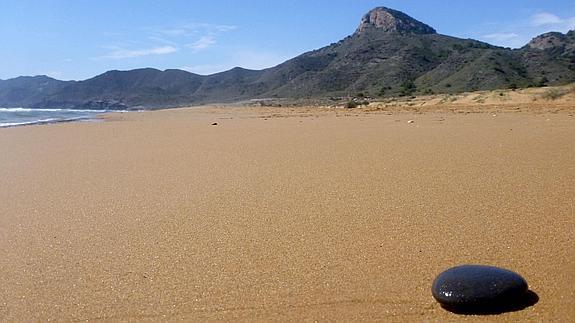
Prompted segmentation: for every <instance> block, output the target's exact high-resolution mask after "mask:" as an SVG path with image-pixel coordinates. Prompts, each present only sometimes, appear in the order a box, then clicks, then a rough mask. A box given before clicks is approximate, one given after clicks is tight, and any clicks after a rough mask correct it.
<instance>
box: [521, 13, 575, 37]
mask: <svg viewBox="0 0 575 323" xmlns="http://www.w3.org/2000/svg"><path fill="white" fill-rule="evenodd" d="M531 24H532V25H533V26H535V27H550V28H554V29H555V30H557V31H561V32H566V31H568V30H572V29H575V17H567V18H561V17H559V16H557V15H554V14H552V13H549V12H541V13H538V14H536V15H533V16H532V17H531Z"/></svg>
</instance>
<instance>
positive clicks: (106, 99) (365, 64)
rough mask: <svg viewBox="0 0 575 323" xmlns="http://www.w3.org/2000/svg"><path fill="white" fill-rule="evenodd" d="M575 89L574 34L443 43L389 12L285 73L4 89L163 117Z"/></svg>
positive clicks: (140, 74) (39, 82)
mask: <svg viewBox="0 0 575 323" xmlns="http://www.w3.org/2000/svg"><path fill="white" fill-rule="evenodd" d="M574 81H575V32H574V31H570V32H569V33H567V34H562V33H547V34H544V35H541V36H538V37H536V38H535V39H533V40H532V41H531V42H530V43H529V44H527V45H526V46H525V47H523V48H521V49H515V50H512V49H508V48H502V47H496V46H492V45H489V44H486V43H483V42H480V41H476V40H470V39H468V40H466V39H459V38H454V37H450V36H445V35H440V34H437V33H436V31H435V29H433V28H432V27H430V26H428V25H426V24H424V23H422V22H419V21H417V20H415V19H413V18H411V17H409V16H408V15H406V14H404V13H402V12H399V11H395V10H392V9H388V8H384V7H380V8H376V9H374V10H372V11H370V12H369V13H367V14H366V15H365V16H364V17H363V18H362V19H361V23H360V25H359V27H358V28H357V30H356V31H355V33H354V34H352V35H351V36H349V37H347V38H345V39H343V40H341V41H339V42H338V43H334V44H331V45H330V46H327V47H324V48H321V49H318V50H315V51H311V52H308V53H305V54H302V55H300V56H298V57H296V58H294V59H291V60H289V61H287V62H285V63H282V64H280V65H278V66H276V67H273V68H269V69H265V70H261V71H253V70H246V69H242V68H234V69H232V70H229V71H226V72H222V73H218V74H213V75H209V76H201V75H197V74H193V73H189V72H185V71H180V70H166V71H159V70H155V69H149V68H148V69H138V70H132V71H125V72H121V71H110V72H106V73H104V74H102V75H99V76H97V77H94V78H92V79H88V80H85V81H80V82H63V81H58V80H54V79H51V78H48V77H46V76H37V77H19V78H15V79H11V80H5V81H0V106H5V107H6V106H8V107H16V106H22V107H32V108H34V107H38V108H40V107H45V108H46V107H51V108H56V107H68V108H88V109H102V108H108V109H126V108H134V107H138V108H161V107H173V106H182V105H190V104H201V103H210V102H233V101H240V100H245V99H252V98H270V97H273V98H307V97H312V98H313V97H328V96H351V95H356V94H358V93H359V92H362V93H364V94H366V95H371V96H393V95H409V94H418V93H449V92H462V91H471V90H490V89H498V88H510V87H527V86H540V85H546V84H549V85H555V84H564V83H569V82H574Z"/></svg>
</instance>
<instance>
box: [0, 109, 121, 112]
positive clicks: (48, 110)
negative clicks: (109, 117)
mask: <svg viewBox="0 0 575 323" xmlns="http://www.w3.org/2000/svg"><path fill="white" fill-rule="evenodd" d="M0 112H93V113H103V112H123V111H117V110H86V109H84V110H75V109H29V108H0Z"/></svg>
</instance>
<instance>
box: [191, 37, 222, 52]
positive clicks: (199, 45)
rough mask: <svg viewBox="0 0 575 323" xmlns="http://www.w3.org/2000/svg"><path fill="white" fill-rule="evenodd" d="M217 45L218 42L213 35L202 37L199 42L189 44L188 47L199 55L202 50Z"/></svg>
mask: <svg viewBox="0 0 575 323" xmlns="http://www.w3.org/2000/svg"><path fill="white" fill-rule="evenodd" d="M215 44H216V40H215V39H214V36H213V35H207V36H202V37H201V38H200V39H198V40H197V41H195V42H193V43H191V44H188V45H187V47H188V48H191V49H192V50H193V51H194V53H197V52H199V51H201V50H204V49H208V48H210V47H212V46H213V45H215Z"/></svg>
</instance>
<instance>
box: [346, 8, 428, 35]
mask: <svg viewBox="0 0 575 323" xmlns="http://www.w3.org/2000/svg"><path fill="white" fill-rule="evenodd" d="M370 29H377V30H381V31H384V32H398V33H412V34H435V33H436V31H435V29H433V28H431V27H430V26H428V25H426V24H424V23H422V22H420V21H417V20H415V19H414V18H412V17H410V16H408V15H406V14H404V13H403V12H401V11H397V10H393V9H389V8H385V7H378V8H375V9H373V10H371V11H370V12H368V13H367V14H366V15H365V16H363V18H362V19H361V23H360V25H359V27H358V28H357V31H356V33H357V34H362V33H364V32H365V31H367V30H370Z"/></svg>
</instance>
